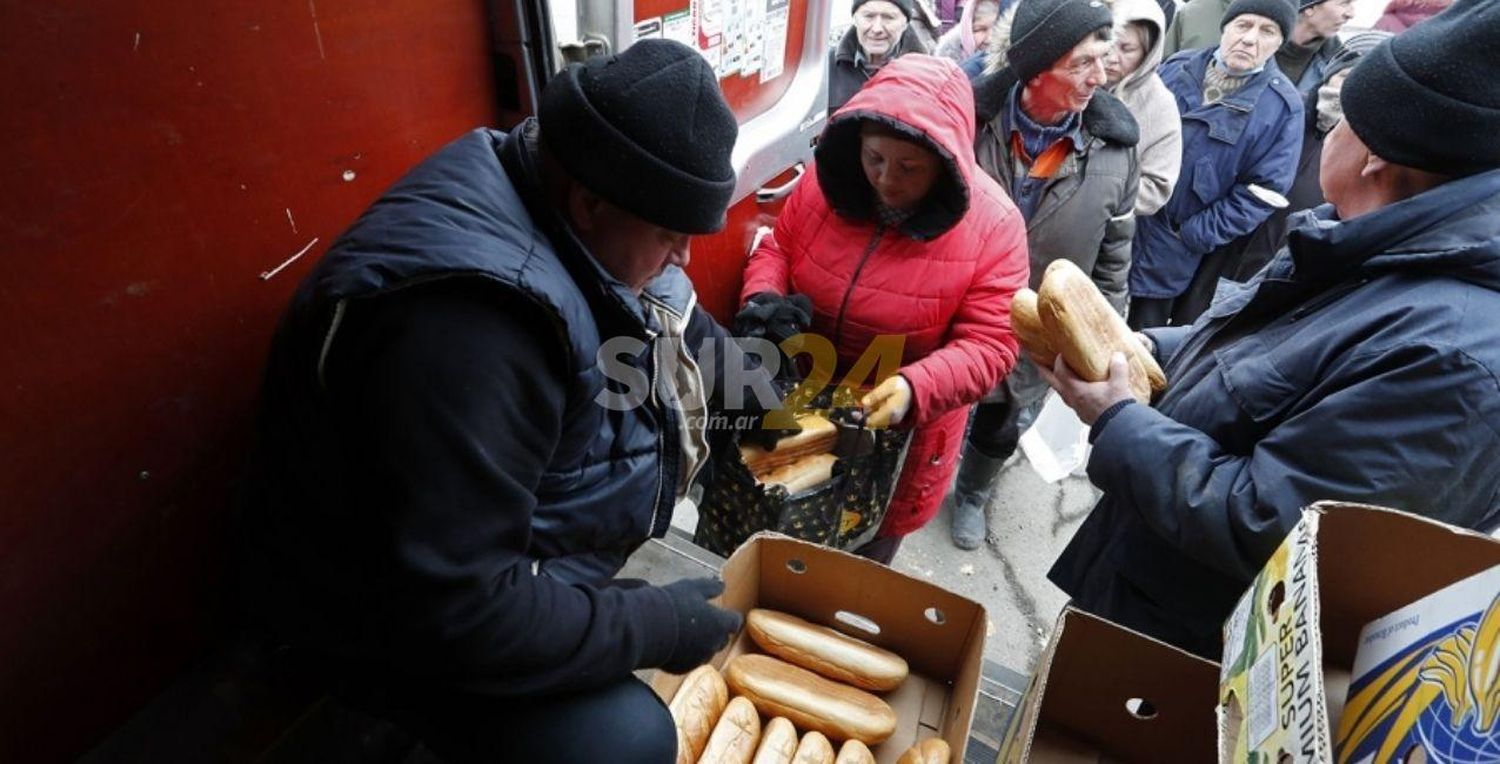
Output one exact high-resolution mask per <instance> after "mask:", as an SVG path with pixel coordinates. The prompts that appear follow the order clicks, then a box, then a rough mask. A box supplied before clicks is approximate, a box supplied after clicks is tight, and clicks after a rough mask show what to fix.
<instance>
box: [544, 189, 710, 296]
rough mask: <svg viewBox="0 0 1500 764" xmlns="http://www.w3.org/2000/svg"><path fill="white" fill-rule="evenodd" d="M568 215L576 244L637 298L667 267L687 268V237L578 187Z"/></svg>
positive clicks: (572, 196) (570, 195) (688, 256)
mask: <svg viewBox="0 0 1500 764" xmlns="http://www.w3.org/2000/svg"><path fill="white" fill-rule="evenodd" d="M568 211H569V217H570V222H571V223H572V224H573V232H574V233H576V234H577V235H578V240H579V241H581V242H583V245H584V246H585V247H587V248H588V250H589V252H590V253H591V254H592V255H593V256H594V259H596V260H598V261H599V264H600V265H602V266H604V270H606V271H608V272H609V275H611V276H614V277H615V278H617V279H619V280H620V282H621V283H623V284H625V286H627V287H630V289H631V291H633V292H635V293H636V294H640V293H641V290H643V289H645V288H646V285H647V284H649V283H651V280H652V279H655V278H656V277H657V276H660V275H661V272H662V271H663V270H666V267H667V266H668V265H676V266H680V267H683V268H686V267H687V264H688V261H689V260H690V259H691V255H690V254H689V252H688V241H689V239H690V238H691V237H690V236H689V235H688V234H685V233H677V232H675V231H669V230H667V229H665V228H662V227H661V226H658V225H654V224H652V223H648V222H646V221H645V220H642V219H641V218H639V217H636V216H635V215H632V214H631V213H629V212H626V211H625V210H622V209H620V208H619V207H616V206H615V205H613V204H610V203H609V202H607V201H605V200H604V199H602V198H600V197H599V196H597V195H595V194H594V193H593V192H591V191H589V190H587V189H585V188H583V187H581V186H578V185H575V186H574V187H573V189H572V190H571V191H570V193H569V205H568Z"/></svg>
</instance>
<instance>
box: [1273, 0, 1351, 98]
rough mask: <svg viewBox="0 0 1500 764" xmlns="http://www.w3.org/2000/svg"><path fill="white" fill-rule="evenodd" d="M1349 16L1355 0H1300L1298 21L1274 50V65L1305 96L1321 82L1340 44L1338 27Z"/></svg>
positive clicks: (1345, 22) (1345, 21)
mask: <svg viewBox="0 0 1500 764" xmlns="http://www.w3.org/2000/svg"><path fill="white" fill-rule="evenodd" d="M1352 18H1354V0H1301V3H1300V5H1299V6H1298V8H1297V23H1296V24H1294V25H1293V26H1292V33H1291V34H1290V35H1289V36H1288V37H1287V39H1286V42H1284V43H1282V44H1281V50H1278V51H1276V65H1277V66H1279V67H1281V71H1282V73H1284V74H1285V75H1286V76H1287V77H1288V78H1289V79H1291V81H1292V84H1294V85H1296V86H1297V90H1298V91H1299V92H1301V93H1302V94H1303V95H1304V96H1305V95H1307V94H1308V93H1311V92H1312V91H1313V90H1315V89H1316V88H1317V87H1318V86H1319V85H1321V84H1323V81H1324V79H1326V77H1325V76H1324V73H1325V72H1326V71H1327V69H1328V65H1329V64H1330V63H1331V62H1332V61H1333V57H1334V56H1335V55H1337V54H1338V52H1339V48H1340V47H1341V43H1340V42H1339V30H1340V29H1343V28H1344V25H1345V24H1347V23H1349V19H1352Z"/></svg>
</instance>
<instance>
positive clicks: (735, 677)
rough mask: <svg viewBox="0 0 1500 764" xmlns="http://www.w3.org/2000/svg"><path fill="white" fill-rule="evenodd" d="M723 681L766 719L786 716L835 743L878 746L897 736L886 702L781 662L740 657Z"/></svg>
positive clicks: (893, 716) (759, 656)
mask: <svg viewBox="0 0 1500 764" xmlns="http://www.w3.org/2000/svg"><path fill="white" fill-rule="evenodd" d="M724 679H725V681H726V682H727V683H728V684H729V688H730V689H731V690H733V691H734V693H735V694H736V695H743V696H745V697H746V698H749V699H750V702H752V703H754V704H755V707H756V709H758V710H759V711H760V712H761V713H762V714H765V715H766V716H785V717H786V718H787V719H790V720H791V722H792V723H793V724H795V725H797V727H798V728H799V729H804V730H813V731H817V732H821V733H823V734H825V735H827V736H829V737H831V738H834V739H835V740H849V739H851V738H852V739H854V740H858V741H860V742H862V743H870V744H873V743H879V742H881V741H883V740H885V739H886V738H888V737H890V736H891V733H893V732H895V731H896V712H895V711H892V710H891V707H890V705H888V704H887V703H886V702H885V701H883V700H881V699H880V698H877V697H875V696H874V695H871V694H870V693H868V692H865V691H864V690H860V689H856V688H854V687H850V686H849V685H846V684H840V683H838V682H834V681H831V680H829V679H824V678H823V677H821V676H818V675H817V674H814V673H813V672H811V671H808V670H807V669H805V668H801V667H799V666H793V665H792V664H790V663H787V662H786V661H783V660H781V659H779V658H772V657H770V656H768V655H741V656H739V657H736V658H735V659H734V660H731V661H730V662H729V665H728V666H727V667H726V668H725V669H724Z"/></svg>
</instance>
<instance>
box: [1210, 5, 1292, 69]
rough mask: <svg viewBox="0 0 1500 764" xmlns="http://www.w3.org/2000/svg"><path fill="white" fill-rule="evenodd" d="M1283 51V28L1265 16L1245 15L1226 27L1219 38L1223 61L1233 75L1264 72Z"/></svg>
mask: <svg viewBox="0 0 1500 764" xmlns="http://www.w3.org/2000/svg"><path fill="white" fill-rule="evenodd" d="M1280 47H1281V27H1279V26H1276V22H1274V21H1272V20H1270V19H1268V18H1266V17H1265V16H1257V15H1256V14H1253V13H1243V14H1240V15H1239V16H1235V17H1234V18H1232V19H1230V20H1229V23H1228V24H1225V25H1224V33H1223V34H1222V35H1220V36H1219V58H1221V59H1223V61H1224V66H1225V67H1227V68H1228V69H1229V71H1231V72H1235V73H1237V74H1243V73H1245V72H1249V71H1253V70H1255V69H1258V68H1260V65H1261V64H1264V63H1265V62H1266V60H1267V59H1269V58H1270V57H1271V56H1272V55H1274V54H1275V53H1276V49H1277V48H1280Z"/></svg>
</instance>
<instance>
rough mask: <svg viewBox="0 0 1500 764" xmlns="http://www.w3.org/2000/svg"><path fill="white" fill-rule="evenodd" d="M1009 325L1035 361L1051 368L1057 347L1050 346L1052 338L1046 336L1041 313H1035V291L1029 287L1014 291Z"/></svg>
mask: <svg viewBox="0 0 1500 764" xmlns="http://www.w3.org/2000/svg"><path fill="white" fill-rule="evenodd" d="M1010 326H1011V328H1012V329H1015V330H1016V339H1018V340H1020V341H1021V347H1022V348H1024V349H1025V350H1026V352H1028V353H1030V354H1031V355H1032V357H1033V358H1034V359H1036V362H1037V363H1039V364H1041V365H1043V366H1046V367H1047V368H1049V369H1050V368H1052V362H1053V361H1055V360H1057V348H1055V347H1053V346H1052V340H1050V339H1048V337H1047V329H1046V327H1045V326H1043V325H1042V317H1041V314H1039V313H1037V305H1036V292H1033V291H1031V290H1030V289H1022V290H1021V291H1019V292H1016V296H1015V298H1014V299H1012V300H1011V303H1010Z"/></svg>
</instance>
